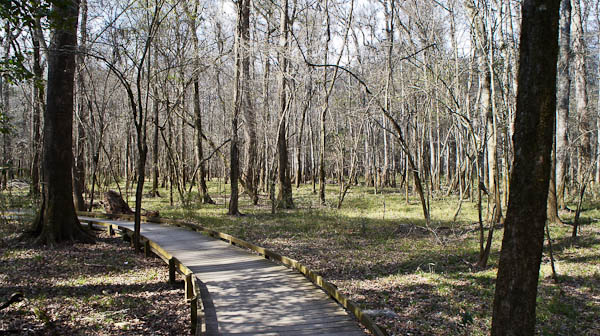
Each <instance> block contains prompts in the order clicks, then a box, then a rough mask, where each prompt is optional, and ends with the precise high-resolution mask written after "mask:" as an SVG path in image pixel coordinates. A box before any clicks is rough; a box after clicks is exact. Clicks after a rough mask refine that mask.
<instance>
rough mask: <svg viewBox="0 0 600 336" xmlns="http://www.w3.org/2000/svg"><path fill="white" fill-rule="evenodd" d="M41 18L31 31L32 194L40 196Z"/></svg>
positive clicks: (42, 97)
mask: <svg viewBox="0 0 600 336" xmlns="http://www.w3.org/2000/svg"><path fill="white" fill-rule="evenodd" d="M39 29H40V28H39V18H36V22H35V27H34V29H33V30H32V32H31V39H32V44H33V97H32V100H33V111H32V113H33V115H32V125H31V140H32V141H31V145H32V148H31V152H32V159H31V194H32V195H33V196H39V194H40V149H41V134H40V124H41V120H40V119H41V115H42V111H43V110H44V78H43V76H44V74H43V68H42V64H41V62H42V61H41V50H40V47H41V43H40V36H41V34H38V30H39Z"/></svg>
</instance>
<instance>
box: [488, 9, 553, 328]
mask: <svg viewBox="0 0 600 336" xmlns="http://www.w3.org/2000/svg"><path fill="white" fill-rule="evenodd" d="M559 4H560V1H559V0H552V1H550V0H545V1H544V0H525V1H523V3H522V28H521V44H520V62H519V64H520V66H519V74H518V92H517V110H516V122H515V134H514V146H515V158H514V168H513V171H512V176H511V186H512V187H511V189H510V197H509V203H508V210H507V215H506V221H505V229H504V238H503V240H502V251H501V254H500V262H499V267H498V277H497V279H496V292H495V297H494V305H493V306H494V310H493V319H492V332H491V334H492V335H494V336H497V335H533V334H534V331H535V305H536V296H537V284H538V277H539V268H540V262H541V257H542V249H543V242H544V225H545V222H546V204H547V196H548V184H549V179H550V168H551V150H552V137H553V128H554V121H555V120H554V119H555V115H556V61H557V54H558V10H559Z"/></svg>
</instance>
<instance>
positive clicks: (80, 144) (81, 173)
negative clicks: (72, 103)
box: [73, 0, 91, 211]
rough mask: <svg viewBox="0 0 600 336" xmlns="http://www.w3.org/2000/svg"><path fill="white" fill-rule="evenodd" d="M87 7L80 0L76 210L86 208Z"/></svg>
mask: <svg viewBox="0 0 600 336" xmlns="http://www.w3.org/2000/svg"><path fill="white" fill-rule="evenodd" d="M87 8H88V7H87V0H81V4H80V11H81V22H80V24H79V50H80V51H81V52H80V53H79V54H78V55H77V89H78V90H77V114H78V115H77V116H78V118H77V144H76V153H77V155H76V156H75V162H74V170H73V193H74V196H75V208H76V209H77V210H78V211H85V210H86V206H85V201H84V199H83V193H84V191H85V145H86V134H85V120H86V116H87V115H86V113H85V111H84V109H85V108H84V107H85V105H86V104H85V103H84V99H85V92H84V91H85V78H84V76H83V71H84V61H85V58H84V54H85V44H86V40H87V12H88V9H87ZM90 208H91V206H90Z"/></svg>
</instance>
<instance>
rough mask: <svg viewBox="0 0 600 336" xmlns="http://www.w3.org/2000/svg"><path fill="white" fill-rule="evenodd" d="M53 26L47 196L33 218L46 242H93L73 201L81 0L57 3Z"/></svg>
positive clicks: (47, 119)
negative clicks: (75, 100) (75, 79)
mask: <svg viewBox="0 0 600 336" xmlns="http://www.w3.org/2000/svg"><path fill="white" fill-rule="evenodd" d="M52 12H53V14H52V15H51V18H52V24H51V26H52V27H54V30H53V32H52V38H51V48H50V50H49V55H48V90H47V91H48V92H47V99H46V111H45V112H44V132H43V134H44V150H43V161H42V169H43V171H44V174H43V179H44V186H45V187H44V198H43V201H42V207H41V209H40V212H39V213H38V216H37V218H36V220H35V222H34V233H35V234H37V235H38V238H37V242H38V243H41V244H50V245H53V244H56V243H60V242H64V241H82V242H93V240H94V239H93V237H92V236H91V235H89V234H88V233H87V232H85V231H84V230H83V229H82V227H81V225H80V224H79V220H78V219H77V215H76V214H75V206H74V204H73V180H72V175H71V172H72V167H73V151H72V145H73V136H72V134H73V86H74V75H75V52H76V50H77V18H78V12H79V3H78V1H76V0H73V1H64V2H61V3H59V4H55V5H54V6H53V7H52Z"/></svg>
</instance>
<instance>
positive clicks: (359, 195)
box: [130, 182, 600, 336]
mask: <svg viewBox="0 0 600 336" xmlns="http://www.w3.org/2000/svg"><path fill="white" fill-rule="evenodd" d="M228 187H229V186H228V185H223V184H220V183H216V182H215V183H210V188H211V189H210V192H211V196H212V197H213V199H214V200H215V201H216V202H217V204H216V205H201V204H198V203H197V202H190V204H189V205H187V206H181V205H180V204H178V203H177V194H176V193H175V194H174V196H173V198H174V200H175V201H174V204H173V205H170V204H169V199H170V197H169V193H168V191H167V190H161V192H162V196H163V197H162V198H147V199H145V201H144V207H145V208H147V209H151V210H159V211H160V213H161V216H163V217H173V218H186V219H188V220H191V221H195V222H197V223H199V224H201V225H203V226H205V227H209V228H212V229H214V230H218V231H222V232H226V233H229V234H232V235H234V236H237V237H239V238H241V239H245V240H248V241H251V242H253V243H256V244H258V245H260V246H263V247H266V248H270V249H272V250H274V251H275V252H277V253H280V254H282V255H285V256H288V257H291V258H294V259H296V260H299V261H300V262H302V263H303V264H305V265H307V266H308V267H309V268H312V269H313V270H315V271H316V272H318V273H319V274H321V275H323V276H324V277H325V278H326V279H327V280H329V281H330V282H332V283H333V284H335V285H336V286H337V287H338V289H340V290H341V291H342V292H343V293H344V294H346V295H347V296H348V297H349V298H350V299H351V300H353V301H355V302H357V303H358V304H359V305H360V306H361V307H362V308H363V309H368V310H369V311H370V312H371V313H372V314H373V315H374V318H375V319H376V321H377V322H378V323H379V324H380V325H382V326H383V327H384V328H386V330H387V331H388V332H389V333H390V334H393V335H488V334H489V330H490V326H491V313H492V301H493V295H494V284H495V278H496V272H497V262H498V257H499V250H500V245H501V240H502V234H503V230H502V228H498V229H496V230H495V232H494V236H493V245H492V253H491V255H490V259H489V263H488V267H487V268H485V269H483V270H480V269H476V268H475V267H474V264H475V263H476V262H477V259H478V255H479V225H478V220H477V218H478V216H477V204H476V202H472V201H469V200H464V201H463V203H462V206H461V211H460V213H459V215H458V216H457V220H456V221H453V217H454V214H455V212H456V209H457V205H458V203H459V202H458V197H457V196H449V197H446V196H442V195H443V193H442V192H439V193H438V195H436V196H435V197H434V198H432V199H431V201H430V202H431V203H430V204H431V217H432V223H431V225H429V226H427V225H426V224H425V221H424V220H423V217H422V212H421V205H420V203H419V202H418V200H417V199H414V198H409V200H408V202H407V201H406V199H405V193H404V191H403V190H398V189H391V188H388V189H385V190H384V191H383V192H381V191H378V192H377V194H375V193H374V188H367V187H362V186H359V187H352V188H351V189H350V191H349V194H348V195H347V196H346V200H345V201H344V203H343V206H342V208H341V209H337V208H336V205H337V197H338V191H339V187H338V186H334V185H331V186H328V188H327V201H328V202H327V205H326V206H321V205H319V200H318V196H317V195H316V194H314V193H313V192H312V187H311V186H310V185H303V186H301V187H300V188H299V189H296V188H294V190H293V191H294V202H295V206H296V208H295V209H292V210H282V211H278V212H277V213H276V214H271V208H270V202H269V199H268V195H266V194H265V195H261V200H260V203H259V205H258V206H253V205H251V204H250V201H249V198H248V197H247V196H245V195H244V196H243V197H241V199H240V200H241V203H240V204H241V212H242V213H243V214H245V215H244V216H242V217H239V218H234V217H230V216H227V215H226V212H227V202H228ZM132 199H133V197H131V198H130V202H131V201H132ZM192 199H197V196H196V195H192ZM589 199H594V200H597V199H598V197H596V194H594V195H592V196H590V197H589ZM487 209H488V208H487V203H486V200H484V203H483V216H484V219H485V218H486V214H487ZM584 209H585V211H583V212H582V214H581V221H580V222H581V223H583V225H582V226H581V227H580V232H579V238H577V239H576V240H573V239H571V231H572V226H570V225H565V224H562V225H558V224H552V225H550V235H551V237H552V243H553V250H554V257H555V259H556V268H557V272H558V275H559V280H560V282H559V283H558V284H557V283H555V282H554V281H553V280H552V273H551V268H550V258H549V254H548V251H547V249H546V250H545V252H544V255H543V260H542V266H541V270H540V282H539V286H538V288H539V290H538V307H537V321H538V323H537V333H538V334H539V335H586V336H599V335H600V319H599V318H598V316H600V203H589V202H584ZM505 210H506V209H504V211H505ZM573 216H574V214H572V213H564V214H562V217H563V219H564V220H565V221H572V219H573ZM486 227H487V224H486ZM485 235H486V236H487V231H486V232H485Z"/></svg>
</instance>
